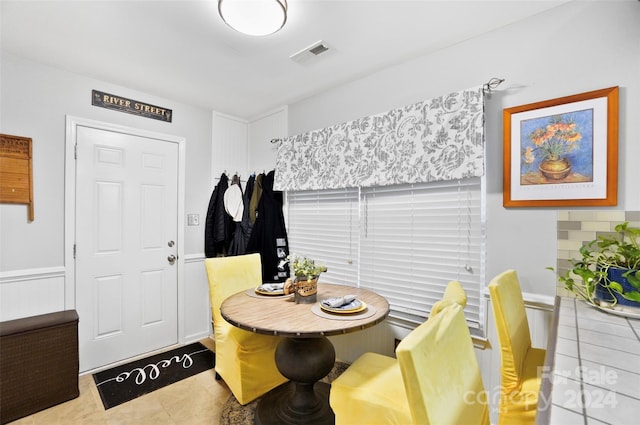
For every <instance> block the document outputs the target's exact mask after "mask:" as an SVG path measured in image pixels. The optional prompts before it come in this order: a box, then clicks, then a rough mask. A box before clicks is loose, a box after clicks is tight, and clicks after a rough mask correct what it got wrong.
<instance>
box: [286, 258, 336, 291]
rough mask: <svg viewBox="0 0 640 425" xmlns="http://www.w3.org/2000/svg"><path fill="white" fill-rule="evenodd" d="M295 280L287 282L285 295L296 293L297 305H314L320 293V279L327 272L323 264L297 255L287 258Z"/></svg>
mask: <svg viewBox="0 0 640 425" xmlns="http://www.w3.org/2000/svg"><path fill="white" fill-rule="evenodd" d="M287 260H288V261H289V266H290V269H291V271H292V273H293V276H294V280H293V281H291V279H288V280H287V282H285V285H284V287H285V290H284V291H285V293H291V292H294V293H295V300H296V302H297V303H314V302H316V294H317V292H318V278H319V277H320V274H321V273H324V272H326V271H327V268H326V267H325V266H324V265H323V264H322V263H316V261H315V260H313V259H311V258H307V257H301V256H297V255H289V257H287Z"/></svg>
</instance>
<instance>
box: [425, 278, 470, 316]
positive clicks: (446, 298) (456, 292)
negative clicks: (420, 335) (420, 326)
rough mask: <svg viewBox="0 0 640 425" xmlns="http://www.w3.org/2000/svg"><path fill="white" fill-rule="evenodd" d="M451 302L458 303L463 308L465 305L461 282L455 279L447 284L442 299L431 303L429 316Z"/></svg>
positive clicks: (465, 295)
mask: <svg viewBox="0 0 640 425" xmlns="http://www.w3.org/2000/svg"><path fill="white" fill-rule="evenodd" d="M452 303H456V304H460V305H461V306H462V307H463V308H464V307H466V305H467V293H466V292H465V291H464V288H463V287H462V284H461V283H460V282H458V281H457V280H452V281H451V282H449V283H448V284H447V287H446V288H445V290H444V294H443V295H442V299H441V300H439V301H436V302H435V303H433V306H432V307H431V312H430V313H429V317H433V316H435V315H436V314H438V313H440V312H441V311H442V309H444V308H445V307H447V306H448V305H451V304H452Z"/></svg>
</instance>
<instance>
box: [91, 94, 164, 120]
mask: <svg viewBox="0 0 640 425" xmlns="http://www.w3.org/2000/svg"><path fill="white" fill-rule="evenodd" d="M91 104H92V105H93V106H99V107H101V108H107V109H113V110H116V111H120V112H126V113H128V114H133V115H140V116H141V117H146V118H153V119H155V120H160V121H166V122H171V117H172V116H173V111H172V110H171V109H168V108H161V107H160V106H155V105H151V104H148V103H144V102H140V101H137V100H132V99H127V98H126V97H121V96H116V95H113V94H109V93H104V92H101V91H98V90H92V91H91Z"/></svg>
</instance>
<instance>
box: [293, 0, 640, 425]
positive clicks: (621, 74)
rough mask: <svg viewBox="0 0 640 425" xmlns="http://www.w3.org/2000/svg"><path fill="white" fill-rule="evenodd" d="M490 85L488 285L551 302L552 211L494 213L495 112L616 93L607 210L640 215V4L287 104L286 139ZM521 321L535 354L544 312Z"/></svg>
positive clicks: (463, 49) (349, 352) (380, 329)
mask: <svg viewBox="0 0 640 425" xmlns="http://www.w3.org/2000/svg"><path fill="white" fill-rule="evenodd" d="M492 77H500V78H505V79H506V81H505V82H504V83H503V84H502V85H501V86H500V87H498V89H497V90H495V91H494V92H493V93H492V94H491V96H490V97H489V98H488V99H487V102H486V115H485V116H486V129H487V149H486V153H487V156H486V176H487V191H488V194H487V229H486V230H487V267H486V279H487V283H488V280H490V279H491V278H492V277H493V276H495V275H497V274H498V273H500V272H502V271H504V270H506V269H510V268H513V269H516V270H517V271H518V274H519V277H520V280H521V285H522V289H523V291H524V292H528V293H531V294H534V298H535V295H540V296H542V297H540V298H542V299H545V300H549V299H550V298H551V297H553V296H554V295H555V291H556V283H555V276H554V275H553V273H551V272H550V271H548V270H546V269H545V268H546V267H548V266H555V264H556V239H557V238H556V236H557V235H556V210H555V209H553V208H510V209H505V208H504V207H503V206H502V110H503V109H504V108H507V107H511V106H517V105H523V104H527V103H532V102H536V101H541V100H547V99H553V98H557V97H563V96H568V95H572V94H577V93H582V92H587V91H591V90H596V89H601V88H606V87H611V86H619V87H620V125H619V151H620V154H619V184H618V206H617V207H615V208H613V209H619V210H625V209H626V210H637V209H639V208H640V190H638V188H637V184H636V182H637V181H639V180H640V167H637V166H636V165H635V163H636V162H637V158H640V143H637V141H638V139H639V138H640V128H639V125H638V120H637V119H636V117H638V116H640V3H639V2H637V1H631V0H629V1H608V2H605V1H594V2H584V1H575V2H572V3H569V4H566V5H564V6H562V7H560V8H557V9H554V10H552V11H550V12H545V13H542V14H540V15H537V16H534V17H532V18H529V19H526V20H524V21H522V22H520V23H517V24H514V25H510V26H507V27H504V28H502V29H499V30H496V31H494V32H491V33H489V34H486V35H484V36H482V37H477V38H474V39H471V40H468V41H466V42H463V43H460V44H458V45H456V46H452V47H449V48H447V49H443V50H441V51H438V52H436V53H433V54H429V55H426V56H423V57H420V58H417V59H414V60H411V61H407V62H405V63H403V64H400V65H397V66H395V67H393V68H388V69H385V70H382V71H380V72H378V73H375V74H373V75H370V76H367V77H365V78H362V79H360V80H358V81H355V82H352V83H349V84H345V85H343V86H340V87H337V88H335V89H333V90H329V91H326V92H323V93H322V94H319V95H317V96H314V97H311V98H308V99H306V100H303V101H301V102H298V103H296V104H292V105H289V115H288V116H289V121H288V122H289V135H295V134H299V133H302V132H306V131H310V130H314V129H318V128H323V127H327V126H330V125H334V124H337V123H341V122H344V121H349V120H353V119H356V118H360V117H363V116H367V115H371V114H376V113H380V112H384V111H387V110H389V109H392V108H396V107H401V106H404V105H408V104H412V103H414V102H418V101H421V100H425V99H430V98H433V97H436V96H440V95H443V94H446V93H449V92H452V91H458V90H462V89H465V88H469V87H475V86H479V85H482V84H484V83H485V82H487V81H488V80H489V79H490V78H492ZM603 208H606V207H603ZM591 209H597V208H591ZM601 209H602V208H601ZM606 209H610V208H606ZM486 316H487V334H486V337H487V340H488V344H487V346H486V349H479V350H477V353H478V360H479V362H480V365H481V369H482V372H483V381H484V384H485V388H486V389H487V391H488V392H489V393H490V396H491V397H492V398H491V400H490V402H492V405H491V416H492V420H493V422H495V421H496V420H497V415H496V411H495V408H496V406H497V398H496V397H497V392H498V390H499V382H500V379H499V370H500V354H499V349H498V347H499V345H498V341H497V338H496V333H495V325H494V323H493V317H492V311H491V308H490V303H489V302H488V299H487V309H486ZM528 316H529V320H530V326H531V330H532V334H533V335H532V338H533V343H534V346H537V347H545V346H546V339H547V335H548V327H549V324H550V319H551V312H550V311H549V310H545V309H542V310H540V309H538V308H536V307H534V308H529V309H528ZM401 333H402V330H401V329H398V328H397V327H394V326H392V325H390V324H389V323H385V324H381V325H378V326H376V327H374V328H372V329H368V330H366V331H363V332H358V333H356V334H355V335H351V334H350V335H346V336H342V337H339V338H336V337H332V340H333V342H334V344H335V347H336V355H337V357H338V358H340V359H342V360H345V361H353V360H354V359H355V358H356V357H357V356H358V355H360V354H361V353H363V352H365V351H377V352H380V353H384V354H388V355H389V354H391V347H392V343H393V341H392V338H393V337H397V336H398V335H400V334H401Z"/></svg>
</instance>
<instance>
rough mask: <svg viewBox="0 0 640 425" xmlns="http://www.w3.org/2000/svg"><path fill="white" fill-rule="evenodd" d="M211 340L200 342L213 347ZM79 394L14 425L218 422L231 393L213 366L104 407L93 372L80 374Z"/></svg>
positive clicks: (195, 424)
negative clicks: (119, 403)
mask: <svg viewBox="0 0 640 425" xmlns="http://www.w3.org/2000/svg"><path fill="white" fill-rule="evenodd" d="M209 341H210V340H204V341H201V342H202V343H204V344H205V345H207V346H209V347H211V348H212V347H213V345H212V343H210V342H209ZM79 386H80V397H78V398H76V399H74V400H70V401H67V402H65V403H62V404H60V405H58V406H54V407H52V408H50V409H46V410H43V411H41V412H38V413H35V414H33V415H31V416H27V417H24V418H22V419H19V420H17V421H14V422H11V423H10V424H11V425H57V424H61V425H62V424H64V425H94V424H95V425H103V424H104V425H128V424H136V425H146V424H149V425H200V424H203V425H204V424H207V425H217V424H219V423H220V413H221V411H222V407H223V406H224V404H225V402H226V401H227V399H228V398H229V395H230V394H231V392H230V391H229V389H228V388H227V386H226V385H225V383H224V381H221V380H220V381H216V379H215V372H214V370H213V369H211V370H208V371H206V372H202V373H200V374H198V375H195V376H192V377H190V378H187V379H184V380H182V381H179V382H176V383H175V384H173V385H169V386H167V387H164V388H161V389H159V390H156V391H154V392H152V393H149V394H146V395H144V396H142V397H138V398H136V399H134V400H131V401H129V402H127V403H123V404H121V405H119V406H116V407H113V408H111V409H109V410H104V406H103V405H102V400H101V399H100V394H99V393H98V390H97V388H96V385H95V383H94V381H93V376H92V375H91V374H87V375H82V376H81V377H80V382H79Z"/></svg>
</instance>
